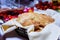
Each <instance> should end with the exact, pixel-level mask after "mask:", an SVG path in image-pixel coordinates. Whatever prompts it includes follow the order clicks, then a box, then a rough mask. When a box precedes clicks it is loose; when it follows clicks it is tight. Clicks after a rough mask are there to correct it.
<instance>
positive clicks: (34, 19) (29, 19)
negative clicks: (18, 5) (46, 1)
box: [17, 13, 54, 31]
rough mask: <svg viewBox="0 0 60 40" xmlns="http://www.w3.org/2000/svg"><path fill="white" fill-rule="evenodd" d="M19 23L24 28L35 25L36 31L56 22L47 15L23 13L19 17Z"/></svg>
mask: <svg viewBox="0 0 60 40" xmlns="http://www.w3.org/2000/svg"><path fill="white" fill-rule="evenodd" d="M17 21H18V22H19V23H21V24H22V25H23V26H29V25H31V24H34V26H35V31H38V30H41V29H43V28H44V27H45V26H46V25H47V24H50V23H52V22H54V19H53V18H51V17H50V16H47V15H45V14H38V13H23V14H21V15H19V17H18V19H17Z"/></svg>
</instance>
